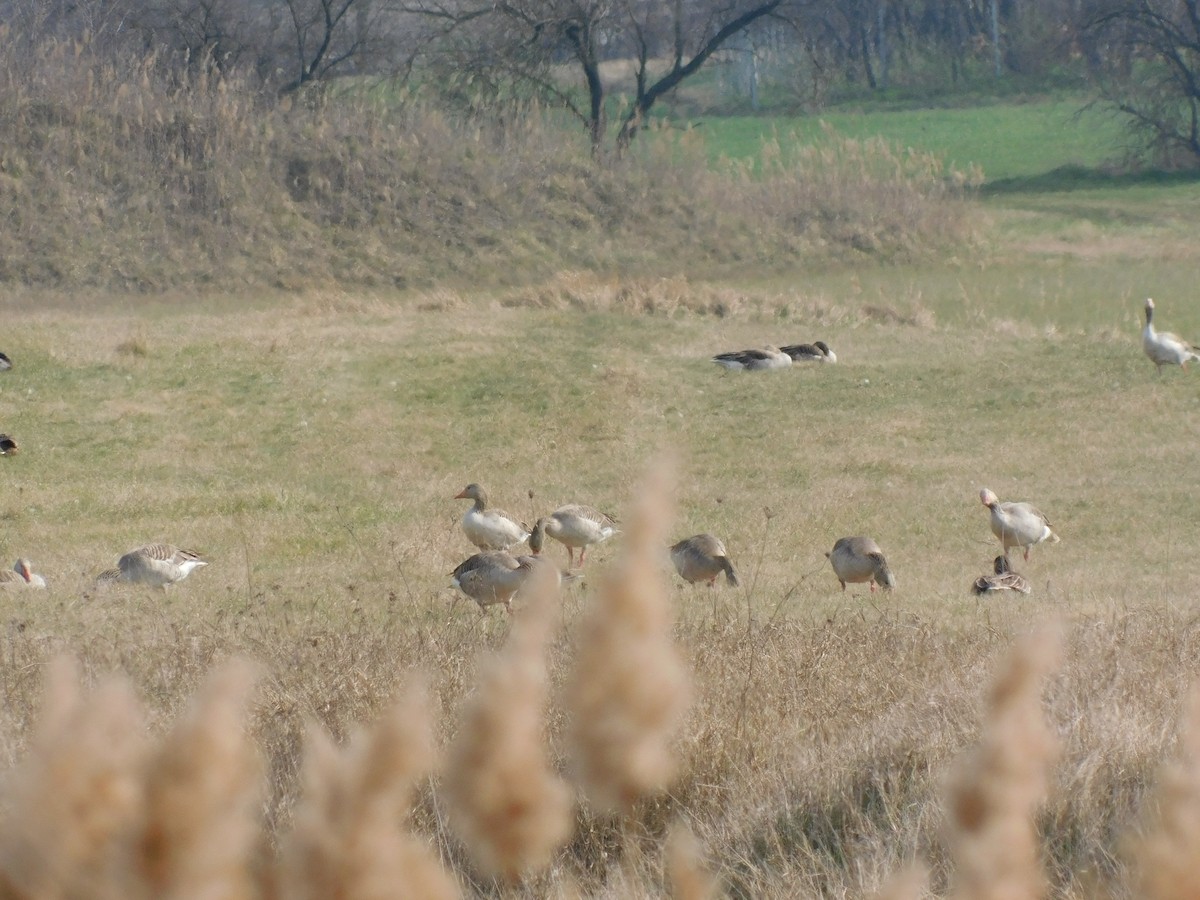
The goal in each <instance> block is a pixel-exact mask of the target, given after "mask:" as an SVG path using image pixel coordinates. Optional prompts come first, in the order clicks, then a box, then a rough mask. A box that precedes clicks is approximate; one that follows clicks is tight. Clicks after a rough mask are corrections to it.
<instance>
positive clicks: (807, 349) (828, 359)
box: [779, 341, 837, 363]
mask: <svg viewBox="0 0 1200 900" xmlns="http://www.w3.org/2000/svg"><path fill="white" fill-rule="evenodd" d="M779 349H780V350H781V351H782V352H784V353H786V354H787V355H788V356H790V357H791V358H792V362H823V363H835V362H837V354H836V353H834V352H833V351H832V350H830V349H829V345H828V344H826V343H825V342H824V341H816V342H815V343H812V344H789V345H788V346H786V347H780V348H779Z"/></svg>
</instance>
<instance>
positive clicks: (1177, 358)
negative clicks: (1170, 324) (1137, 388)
mask: <svg viewBox="0 0 1200 900" xmlns="http://www.w3.org/2000/svg"><path fill="white" fill-rule="evenodd" d="M1153 318H1154V301H1153V300H1151V299H1150V298H1149V297H1147V298H1146V327H1145V328H1143V329H1142V349H1143V350H1145V351H1146V355H1147V356H1148V357H1150V361H1151V362H1152V363H1154V365H1155V366H1156V367H1157V369H1158V374H1159V375H1161V374H1162V367H1163V366H1179V368H1181V369H1183V370H1184V371H1185V372H1186V371H1187V363H1188V361H1189V360H1193V359H1194V360H1196V361H1197V362H1200V356H1198V355H1197V354H1196V351H1197V350H1200V347H1194V346H1192V345H1191V344H1189V343H1188V342H1187V341H1185V340H1184V339H1183V338H1181V337H1179V336H1178V335H1175V334H1171V332H1169V331H1162V332H1159V331H1155V330H1154V323H1153V321H1152V320H1153Z"/></svg>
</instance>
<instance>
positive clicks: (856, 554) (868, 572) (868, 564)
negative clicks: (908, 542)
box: [825, 537, 896, 594]
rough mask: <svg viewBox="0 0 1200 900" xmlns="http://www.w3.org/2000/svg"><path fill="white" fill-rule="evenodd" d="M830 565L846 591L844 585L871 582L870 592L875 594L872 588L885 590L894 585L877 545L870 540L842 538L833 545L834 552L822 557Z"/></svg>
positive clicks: (867, 538) (894, 580)
mask: <svg viewBox="0 0 1200 900" xmlns="http://www.w3.org/2000/svg"><path fill="white" fill-rule="evenodd" d="M825 555H826V556H827V557H828V558H829V562H830V563H832V564H833V573H834V574H835V575H837V579H838V581H839V582H841V584H842V590H843V591H844V590H846V584H847V582H850V583H853V584H861V583H862V582H864V581H869V582H871V593H872V594H873V593H875V585H876V584H878V585H880V586H881V587H882V588H883V589H884V590H891V589H892V588H894V587H895V586H896V579H895V578H894V577H893V575H892V570H891V569H889V568H888V564H887V560H886V559H884V557H883V551H882V550H880V549H879V545H878V544H877V543H875V542H874V541H873V540H871V539H870V538H869V537H844V538H841V539H839V540H838V542H837V543H836V544H834V545H833V550H832V551H831V552H829V553H826V554H825Z"/></svg>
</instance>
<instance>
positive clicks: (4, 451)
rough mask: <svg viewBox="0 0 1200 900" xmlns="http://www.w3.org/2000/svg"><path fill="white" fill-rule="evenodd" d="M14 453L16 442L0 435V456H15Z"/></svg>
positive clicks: (5, 435) (4, 435) (15, 451)
mask: <svg viewBox="0 0 1200 900" xmlns="http://www.w3.org/2000/svg"><path fill="white" fill-rule="evenodd" d="M16 453H17V442H16V441H14V440H13V439H12V438H10V437H9V436H8V435H7V434H0V456H15V455H16Z"/></svg>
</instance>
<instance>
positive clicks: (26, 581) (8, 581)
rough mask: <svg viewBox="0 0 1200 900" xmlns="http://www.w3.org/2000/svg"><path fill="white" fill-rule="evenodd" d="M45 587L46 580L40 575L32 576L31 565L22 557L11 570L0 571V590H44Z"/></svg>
mask: <svg viewBox="0 0 1200 900" xmlns="http://www.w3.org/2000/svg"><path fill="white" fill-rule="evenodd" d="M45 586H46V579H45V578H43V577H42V576H41V575H37V574H34V571H33V564H32V563H30V561H29V560H27V559H26V558H25V557H23V556H22V557H21V558H20V559H18V560H17V562H16V565H14V566H13V567H12V568H11V569H3V570H0V588H7V587H29V588H44V587H45Z"/></svg>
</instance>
